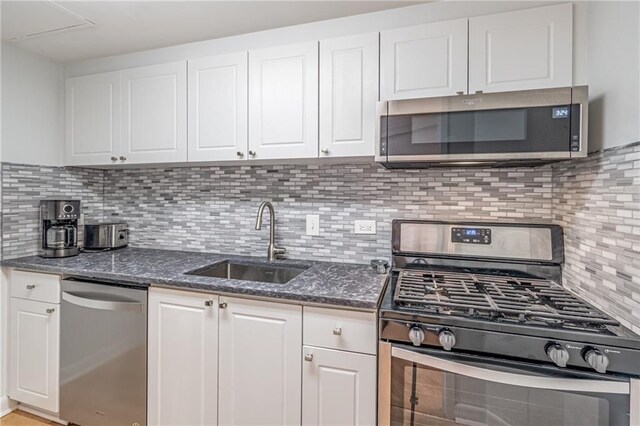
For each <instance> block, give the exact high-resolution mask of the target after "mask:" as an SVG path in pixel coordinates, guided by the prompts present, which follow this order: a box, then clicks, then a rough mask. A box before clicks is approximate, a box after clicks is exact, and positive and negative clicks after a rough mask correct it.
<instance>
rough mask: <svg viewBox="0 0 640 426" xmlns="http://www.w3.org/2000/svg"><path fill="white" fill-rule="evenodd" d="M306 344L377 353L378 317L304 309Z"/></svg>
mask: <svg viewBox="0 0 640 426" xmlns="http://www.w3.org/2000/svg"><path fill="white" fill-rule="evenodd" d="M303 327H304V329H303V333H304V334H303V340H304V344H305V345H311V346H319V347H323V348H331V349H340V350H345V351H352V352H361V353H365V354H375V353H376V349H377V346H378V335H377V332H376V314H375V313H374V312H354V311H343V310H340V309H327V308H316V307H305V308H304V315H303Z"/></svg>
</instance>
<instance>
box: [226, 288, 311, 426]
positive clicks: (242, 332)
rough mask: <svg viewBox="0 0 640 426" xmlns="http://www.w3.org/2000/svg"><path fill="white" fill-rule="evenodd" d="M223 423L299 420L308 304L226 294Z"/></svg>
mask: <svg viewBox="0 0 640 426" xmlns="http://www.w3.org/2000/svg"><path fill="white" fill-rule="evenodd" d="M220 303H221V307H223V308H221V309H220V328H219V330H220V343H219V360H220V366H219V372H220V373H219V375H220V377H219V380H220V381H219V390H218V395H219V417H218V422H219V424H221V425H228V426H231V425H252V426H257V425H271V426H275V425H299V424H300V413H301V405H302V400H301V398H302V396H301V387H302V372H301V369H302V365H301V364H302V360H301V354H300V349H301V347H302V308H301V307H300V306H295V305H285V304H281V303H271V302H263V301H257V300H249V299H239V298H229V297H220Z"/></svg>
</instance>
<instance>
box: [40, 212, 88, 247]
mask: <svg viewBox="0 0 640 426" xmlns="http://www.w3.org/2000/svg"><path fill="white" fill-rule="evenodd" d="M79 218H80V201H69V200H42V201H40V232H41V246H40V251H39V254H40V256H42V257H69V256H75V255H77V254H78V219H79Z"/></svg>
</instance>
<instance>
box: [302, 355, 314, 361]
mask: <svg viewBox="0 0 640 426" xmlns="http://www.w3.org/2000/svg"><path fill="white" fill-rule="evenodd" d="M304 360H305V361H307V362H311V361H313V354H306V355H305V356H304Z"/></svg>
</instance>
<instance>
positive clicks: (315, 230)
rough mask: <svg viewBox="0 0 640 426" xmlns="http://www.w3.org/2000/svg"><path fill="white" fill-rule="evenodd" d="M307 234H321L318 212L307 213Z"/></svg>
mask: <svg viewBox="0 0 640 426" xmlns="http://www.w3.org/2000/svg"><path fill="white" fill-rule="evenodd" d="M307 235H320V216H318V215H317V214H308V215H307Z"/></svg>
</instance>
